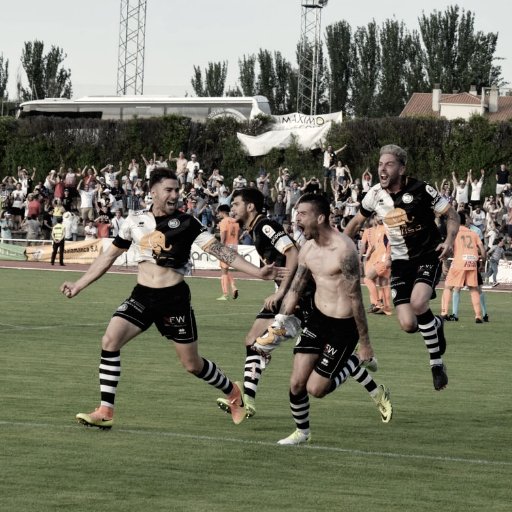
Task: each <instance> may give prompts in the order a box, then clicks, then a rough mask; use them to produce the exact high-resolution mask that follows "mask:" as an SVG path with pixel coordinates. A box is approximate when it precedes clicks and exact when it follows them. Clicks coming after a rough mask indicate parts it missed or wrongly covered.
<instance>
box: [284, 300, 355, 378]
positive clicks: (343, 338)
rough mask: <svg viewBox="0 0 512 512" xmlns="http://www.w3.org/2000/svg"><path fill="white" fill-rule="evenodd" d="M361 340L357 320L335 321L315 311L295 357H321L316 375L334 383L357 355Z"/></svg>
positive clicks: (316, 367)
mask: <svg viewBox="0 0 512 512" xmlns="http://www.w3.org/2000/svg"><path fill="white" fill-rule="evenodd" d="M358 340H359V333H358V331H357V326H356V321H355V320H354V318H331V317H329V316H326V315H324V314H323V313H321V312H320V311H318V309H316V308H315V309H314V310H313V311H312V312H311V314H310V316H309V318H308V319H307V320H306V322H305V326H304V328H303V329H302V334H301V335H300V336H299V338H298V339H297V342H296V344H295V347H294V349H293V353H294V354H318V356H319V357H318V361H317V363H316V365H315V371H316V372H317V373H318V374H319V375H321V376H322V377H326V378H328V379H332V378H333V377H335V376H336V375H337V374H338V373H339V372H340V371H341V369H342V368H343V366H344V365H345V363H346V362H347V360H348V358H349V357H350V356H351V355H352V354H353V352H354V350H355V349H356V345H357V342H358Z"/></svg>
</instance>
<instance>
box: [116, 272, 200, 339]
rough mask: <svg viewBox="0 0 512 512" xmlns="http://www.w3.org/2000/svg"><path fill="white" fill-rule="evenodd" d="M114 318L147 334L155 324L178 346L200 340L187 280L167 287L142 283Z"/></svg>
mask: <svg viewBox="0 0 512 512" xmlns="http://www.w3.org/2000/svg"><path fill="white" fill-rule="evenodd" d="M112 316H119V317H121V318H124V319H125V320H127V321H128V322H130V323H131V324H133V325H136V326H137V327H140V328H141V329H142V330H143V331H145V330H146V329H148V328H149V327H150V326H151V324H153V323H154V324H155V325H156V327H157V329H158V330H159V331H160V334H161V335H162V336H165V337H166V338H167V339H169V340H173V341H175V342H176V343H192V342H194V341H196V340H197V326H196V319H195V316H194V310H193V309H192V306H191V304H190V288H189V287H188V285H187V283H186V282H185V281H182V282H181V283H179V284H177V285H175V286H169V287H167V288H148V287H147V286H142V285H141V284H138V285H137V286H135V288H134V289H133V291H132V294H131V295H130V297H129V298H128V299H126V300H125V301H124V302H123V303H122V304H121V305H120V306H119V307H118V308H117V310H116V312H115V313H114V314H113V315H112Z"/></svg>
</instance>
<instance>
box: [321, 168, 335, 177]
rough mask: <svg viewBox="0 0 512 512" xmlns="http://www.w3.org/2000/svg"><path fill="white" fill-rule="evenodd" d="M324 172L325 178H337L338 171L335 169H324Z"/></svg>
mask: <svg viewBox="0 0 512 512" xmlns="http://www.w3.org/2000/svg"><path fill="white" fill-rule="evenodd" d="M323 170H324V178H333V177H334V176H336V171H335V170H334V169H330V168H329V167H323Z"/></svg>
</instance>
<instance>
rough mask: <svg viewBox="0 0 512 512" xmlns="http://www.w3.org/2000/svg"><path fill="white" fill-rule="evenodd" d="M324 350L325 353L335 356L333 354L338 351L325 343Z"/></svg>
mask: <svg viewBox="0 0 512 512" xmlns="http://www.w3.org/2000/svg"><path fill="white" fill-rule="evenodd" d="M324 352H325V353H326V354H328V355H330V356H335V355H336V353H337V352H338V349H336V348H334V347H333V346H331V345H329V344H327V345H326V346H325V350H324Z"/></svg>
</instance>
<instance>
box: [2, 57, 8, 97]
mask: <svg viewBox="0 0 512 512" xmlns="http://www.w3.org/2000/svg"><path fill="white" fill-rule="evenodd" d="M8 78H9V59H6V60H5V63H4V56H3V54H0V100H4V99H5V98H6V96H5V90H6V88H7V80H8Z"/></svg>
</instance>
